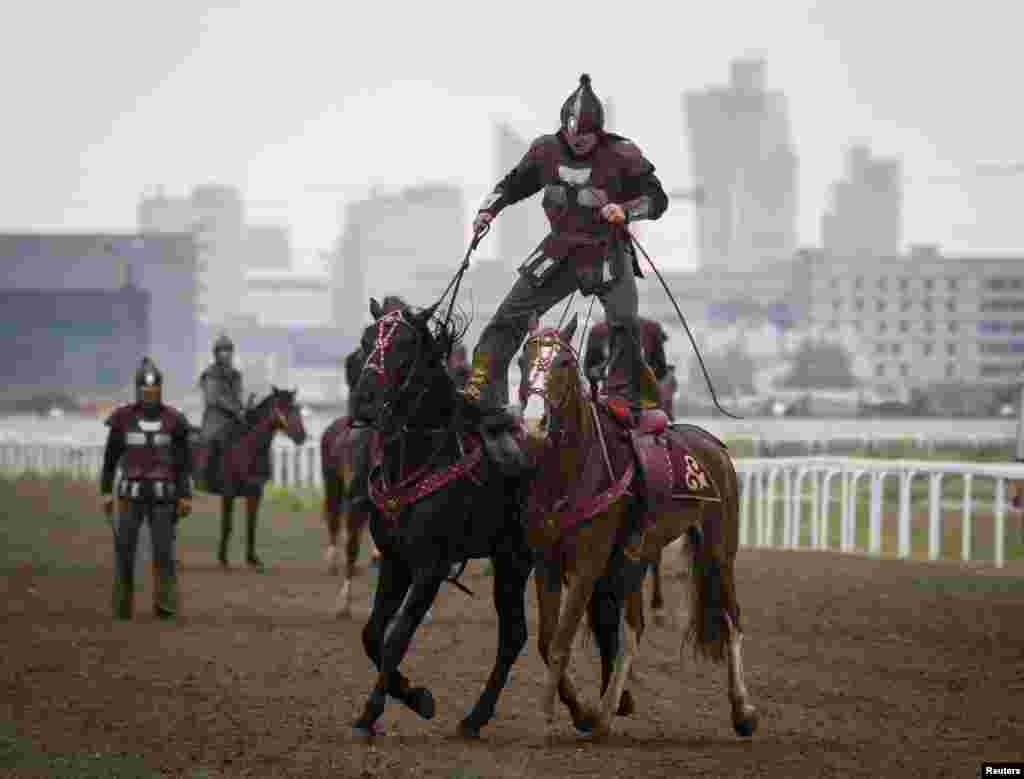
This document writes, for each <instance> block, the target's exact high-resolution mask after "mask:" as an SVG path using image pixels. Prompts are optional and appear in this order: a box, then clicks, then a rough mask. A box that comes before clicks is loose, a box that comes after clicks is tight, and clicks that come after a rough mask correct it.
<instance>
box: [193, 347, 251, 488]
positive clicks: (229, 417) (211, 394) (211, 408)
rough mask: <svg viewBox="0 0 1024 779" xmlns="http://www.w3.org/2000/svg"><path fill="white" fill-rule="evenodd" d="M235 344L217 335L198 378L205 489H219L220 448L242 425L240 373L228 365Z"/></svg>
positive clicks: (221, 466)
mask: <svg viewBox="0 0 1024 779" xmlns="http://www.w3.org/2000/svg"><path fill="white" fill-rule="evenodd" d="M234 351H235V345H234V344H233V343H232V341H231V339H230V338H228V337H227V336H226V335H221V336H220V337H219V338H218V339H217V341H216V342H215V343H214V345H213V356H214V362H213V363H212V364H211V365H210V366H209V367H208V368H207V369H206V370H205V371H203V373H202V375H200V377H199V387H200V389H201V390H202V391H203V405H204V408H203V422H202V432H201V437H202V440H203V442H204V443H206V445H207V447H208V449H207V455H206V473H205V481H206V486H207V489H208V490H211V491H218V490H220V489H221V488H222V487H223V461H224V449H225V445H226V444H227V441H228V438H229V437H230V435H231V433H232V431H233V430H235V429H236V427H237V426H238V425H240V424H244V423H245V416H244V411H245V406H244V403H243V401H242V374H241V373H239V372H238V371H237V370H236V369H235V368H234V367H233V365H232V362H233V359H234Z"/></svg>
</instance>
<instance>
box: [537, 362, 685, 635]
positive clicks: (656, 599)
mask: <svg viewBox="0 0 1024 779" xmlns="http://www.w3.org/2000/svg"><path fill="white" fill-rule="evenodd" d="M519 372H520V376H521V377H522V378H521V380H520V382H519V405H520V407H521V408H522V409H523V413H524V414H525V413H526V404H527V402H528V400H529V394H530V387H529V384H528V382H527V381H526V374H527V365H526V350H525V349H524V350H523V351H521V352H520V353H519ZM602 383H603V382H601V383H599V386H600V384H602ZM678 386H679V385H678V383H677V381H676V378H675V366H674V365H670V366H669V373H668V375H667V376H665V378H663V379H662V380H661V381H659V382H658V405H659V407H660V408H661V409H662V410H663V411H664V412H665V413H666V414H667V415H668V418H669V419H673V418H674V414H673V407H674V405H675V396H676V391H677V389H678ZM683 544H684V542H683V541H682V540H680V541H679V542H678V543H674V544H670V545H669V546H678V548H679V550H680V556H682V555H683V554H684V553H685V550H684V546H683ZM664 551H665V550H663V549H659V550H658V555H657V559H655V560H654V562H653V563H652V564H651V567H650V574H651V617H652V619H653V620H654V624H655V625H663V624H665V622H666V620H665V596H664V594H663V590H662V580H661V570H662V563H663V558H664V556H665V555H664ZM686 571H687V569H686V566H685V565H684V566H682V568H681V569H680V573H679V578H681V579H684V578H686Z"/></svg>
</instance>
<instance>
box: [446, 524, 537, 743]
mask: <svg viewBox="0 0 1024 779" xmlns="http://www.w3.org/2000/svg"><path fill="white" fill-rule="evenodd" d="M520 541H521V539H519V538H515V539H508V540H507V541H506V543H505V545H504V546H503V548H499V549H498V550H497V552H496V553H495V555H494V557H493V558H492V559H493V562H494V608H495V610H496V611H497V612H498V654H497V657H496V658H495V661H494V669H493V670H492V671H491V675H490V678H488V680H487V686H486V687H485V688H484V691H483V693H481V695H480V699H479V700H478V701H477V702H476V705H475V706H474V707H473V710H472V711H471V712H470V713H469V716H467V717H466V718H465V719H464V720H462V722H461V723H459V735H460V736H465V737H470V738H472V737H476V736H479V735H480V730H481V728H483V726H484V725H486V724H487V723H488V722H490V721H491V718H492V717H493V716H494V710H495V707H496V706H497V705H498V697H499V696H500V695H501V691H502V690H503V689H504V687H505V685H506V684H507V683H508V677H509V674H510V673H511V671H512V666H513V665H514V664H515V662H516V659H518V657H519V655H520V653H521V652H522V651H523V647H524V646H526V641H527V638H528V635H527V627H526V582H527V580H528V579H529V578H530V571H531V570H532V568H533V558H532V555H531V554H530V552H529V549H528V548H526V547H525V545H523V544H522V543H518V542H520Z"/></svg>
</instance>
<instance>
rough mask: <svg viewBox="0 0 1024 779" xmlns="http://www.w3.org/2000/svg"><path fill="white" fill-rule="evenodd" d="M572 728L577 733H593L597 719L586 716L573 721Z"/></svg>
mask: <svg viewBox="0 0 1024 779" xmlns="http://www.w3.org/2000/svg"><path fill="white" fill-rule="evenodd" d="M572 726H573V727H574V728H576V732H577V733H583V734H590V733H593V732H594V728H595V727H596V726H597V718H596V717H594V716H593V715H589V714H588V715H586V716H584V717H580V718H579V719H576V720H573V721H572Z"/></svg>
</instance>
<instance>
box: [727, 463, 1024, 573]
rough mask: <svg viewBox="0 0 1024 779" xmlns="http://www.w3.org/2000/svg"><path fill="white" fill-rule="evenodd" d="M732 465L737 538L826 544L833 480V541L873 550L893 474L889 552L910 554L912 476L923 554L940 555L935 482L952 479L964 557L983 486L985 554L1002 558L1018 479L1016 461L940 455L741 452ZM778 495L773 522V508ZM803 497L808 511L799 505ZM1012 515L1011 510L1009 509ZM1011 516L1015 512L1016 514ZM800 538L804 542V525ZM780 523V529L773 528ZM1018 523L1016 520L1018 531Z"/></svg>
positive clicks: (1021, 473) (750, 542) (1022, 476)
mask: <svg viewBox="0 0 1024 779" xmlns="http://www.w3.org/2000/svg"><path fill="white" fill-rule="evenodd" d="M736 469H737V472H738V475H739V477H740V481H741V484H742V490H741V493H742V494H741V504H740V544H741V545H745V546H762V547H767V546H774V547H778V546H781V547H785V548H790V549H795V548H799V547H801V546H808V547H809V548H813V549H828V548H831V545H830V540H831V537H832V533H831V529H832V525H831V523H832V518H833V513H834V512H833V503H834V501H833V496H834V492H835V489H834V482H836V481H838V482H839V484H838V487H839V496H838V498H839V500H838V504H839V505H838V509H839V511H838V514H839V516H838V522H839V527H838V530H839V539H838V549H839V551H842V552H860V553H866V554H868V555H872V556H878V555H880V554H881V548H882V526H883V516H884V513H885V511H884V509H885V485H886V482H887V480H893V479H894V480H896V482H897V484H898V499H897V502H896V556H897V557H899V558H908V557H910V552H911V535H912V534H911V529H912V520H913V517H914V506H913V500H912V489H913V485H914V481H915V479H917V478H918V477H920V478H922V479H926V480H927V484H928V496H927V527H928V531H927V535H928V559H929V560H937V559H939V558H940V557H941V556H942V539H943V531H942V522H943V507H944V505H943V483H944V482H948V481H951V480H952V478H954V477H958V478H959V480H960V500H959V513H960V558H961V559H962V560H971V559H972V543H973V540H974V519H975V515H976V513H979V512H977V511H976V508H977V507H978V506H979V504H983V503H984V502H983V501H982V500H981V499H979V498H975V491H976V490H977V491H978V492H981V487H982V486H990V488H991V501H990V502H989V504H988V505H989V507H990V509H991V513H992V562H993V563H994V564H995V566H996V567H999V568H1001V567H1003V565H1004V563H1005V561H1006V536H1007V527H1006V520H1007V513H1008V511H1009V510H1010V507H1009V504H1008V495H1007V492H1008V490H1007V483H1008V482H1011V481H1013V482H1020V481H1024V464H1001V463H940V462H926V461H916V460H863V459H854V458H847V457H791V458H775V459H767V458H766V459H755V458H749V459H747V458H741V459H737V460H736ZM862 480H864V481H865V482H866V484H867V486H868V488H869V495H868V501H867V506H866V507H865V508H866V513H867V517H866V529H867V533H866V535H867V539H866V545H865V546H863V547H861V546H859V545H858V540H857V535H858V533H857V530H858V523H859V521H860V519H861V516H860V515H861V514H862V513H863V512H862V511H860V510H859V509H858V507H859V501H858V496H859V494H860V487H861V486H862ZM780 503H781V508H782V516H781V528H780V527H779V523H777V512H776V509H777V508H778V507H779V504H780ZM805 503H809V511H805V506H804V504H805ZM1014 514H1015V515H1016V512H1014ZM1016 519H1017V520H1018V522H1019V521H1020V517H1019V515H1016ZM805 524H806V529H807V530H808V533H807V535H808V536H809V539H808V543H807V544H805V543H804V532H803V531H804V529H805ZM779 529H781V535H780V534H779V533H778V532H777V531H778V530H779ZM1019 534H1020V530H1019V528H1018V535H1019Z"/></svg>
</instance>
